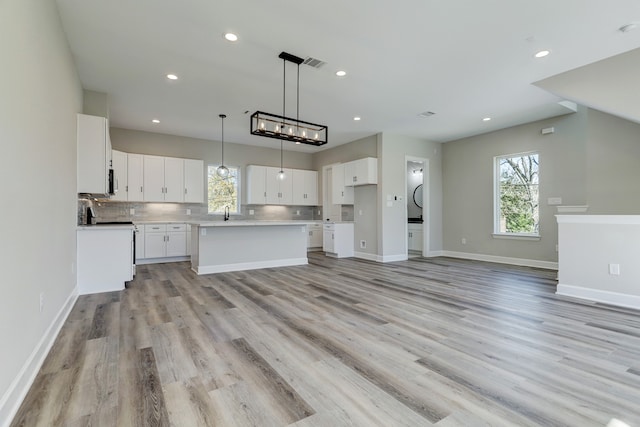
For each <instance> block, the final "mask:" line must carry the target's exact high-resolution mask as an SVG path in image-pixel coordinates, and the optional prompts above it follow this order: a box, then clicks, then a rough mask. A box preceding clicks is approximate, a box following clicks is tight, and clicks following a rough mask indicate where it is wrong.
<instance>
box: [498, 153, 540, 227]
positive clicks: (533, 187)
mask: <svg viewBox="0 0 640 427" xmlns="http://www.w3.org/2000/svg"><path fill="white" fill-rule="evenodd" d="M538 180H539V177H538V153H525V154H512V155H509V156H501V157H496V158H495V181H496V187H495V188H496V189H495V201H496V203H495V205H496V206H495V230H494V233H495V234H502V235H525V236H527V235H529V236H538V234H539V224H540V216H539V212H538V200H539V194H540V193H539V188H538Z"/></svg>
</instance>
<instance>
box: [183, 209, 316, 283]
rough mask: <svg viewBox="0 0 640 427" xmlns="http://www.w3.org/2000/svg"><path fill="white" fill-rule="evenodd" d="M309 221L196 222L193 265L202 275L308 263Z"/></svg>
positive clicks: (192, 256) (192, 227)
mask: <svg viewBox="0 0 640 427" xmlns="http://www.w3.org/2000/svg"><path fill="white" fill-rule="evenodd" d="M308 223H309V222H305V221H243V220H237V221H212V222H192V223H190V225H191V269H192V270H193V271H195V272H196V273H197V274H199V275H200V274H211V273H222V272H227V271H240V270H253V269H257V268H270V267H285V266H292V265H304V264H307V263H308V260H307V224H308Z"/></svg>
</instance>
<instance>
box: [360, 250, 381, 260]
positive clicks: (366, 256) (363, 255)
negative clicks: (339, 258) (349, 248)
mask: <svg viewBox="0 0 640 427" xmlns="http://www.w3.org/2000/svg"><path fill="white" fill-rule="evenodd" d="M353 257H354V258H360V259H366V260H369V261H376V262H382V258H381V257H380V255H376V254H369V253H366V252H354V253H353Z"/></svg>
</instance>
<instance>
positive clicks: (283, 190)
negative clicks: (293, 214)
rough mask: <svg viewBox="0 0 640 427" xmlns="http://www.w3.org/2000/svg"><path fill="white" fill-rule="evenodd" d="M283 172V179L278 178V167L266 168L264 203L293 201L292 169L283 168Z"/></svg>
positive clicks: (287, 203) (288, 202) (283, 203)
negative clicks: (265, 195)
mask: <svg viewBox="0 0 640 427" xmlns="http://www.w3.org/2000/svg"><path fill="white" fill-rule="evenodd" d="M283 171H284V173H285V179H283V180H280V179H278V175H279V174H280V168H272V167H267V168H266V175H265V182H266V185H265V187H266V192H267V197H266V203H267V204H268V205H290V204H291V203H292V202H293V197H292V194H291V193H292V190H293V185H292V184H291V175H292V174H293V170H292V169H283Z"/></svg>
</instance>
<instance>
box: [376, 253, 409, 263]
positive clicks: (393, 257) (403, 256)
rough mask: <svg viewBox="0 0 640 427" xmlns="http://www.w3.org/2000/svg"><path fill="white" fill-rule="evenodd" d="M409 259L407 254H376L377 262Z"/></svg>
mask: <svg viewBox="0 0 640 427" xmlns="http://www.w3.org/2000/svg"><path fill="white" fill-rule="evenodd" d="M408 259H409V256H408V255H407V254H398V255H382V256H380V255H378V260H377V261H379V262H396V261H406V260H408Z"/></svg>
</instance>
